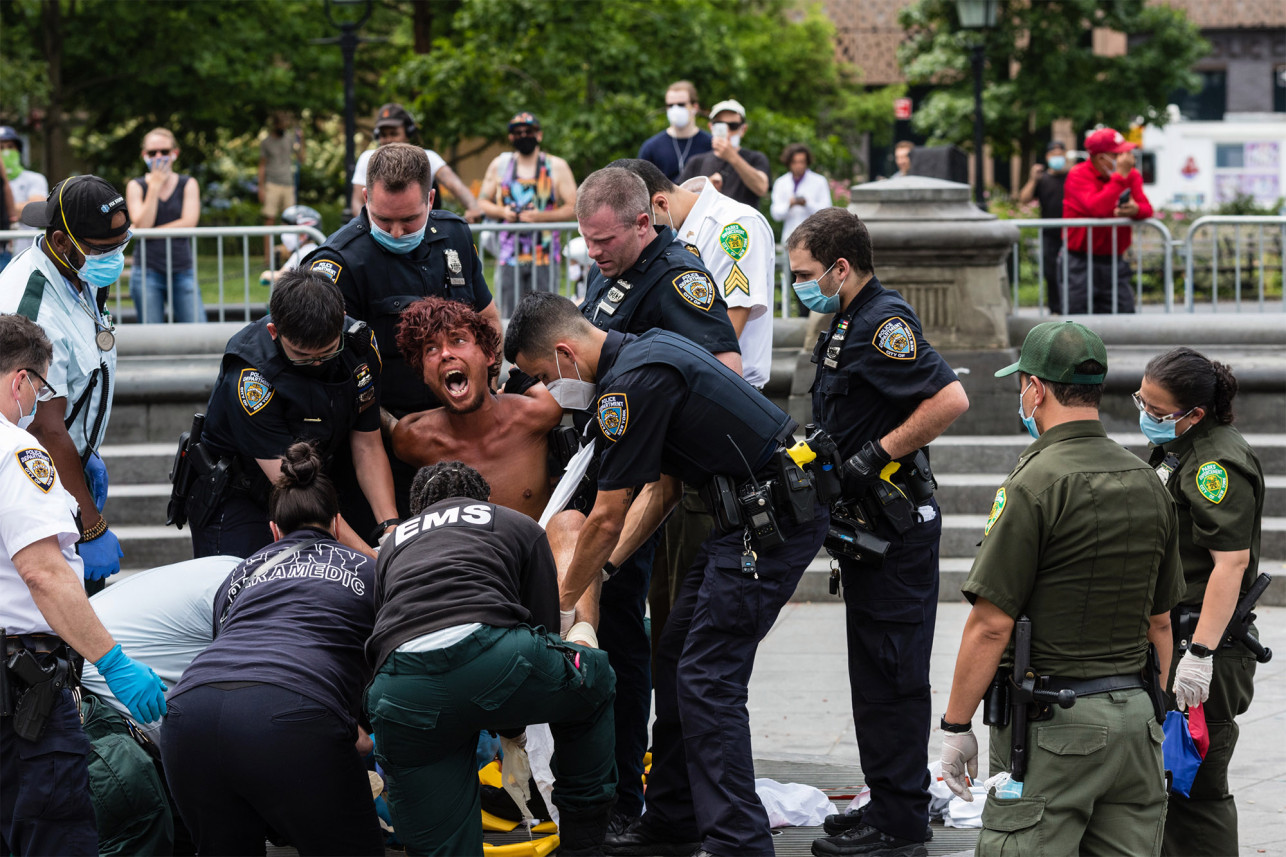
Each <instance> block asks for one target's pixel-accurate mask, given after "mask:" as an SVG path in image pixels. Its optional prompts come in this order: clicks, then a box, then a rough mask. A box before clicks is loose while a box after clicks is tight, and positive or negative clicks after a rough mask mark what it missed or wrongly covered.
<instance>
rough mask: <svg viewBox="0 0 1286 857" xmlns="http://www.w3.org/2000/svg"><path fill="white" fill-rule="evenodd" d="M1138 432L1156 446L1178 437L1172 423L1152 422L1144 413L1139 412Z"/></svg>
mask: <svg viewBox="0 0 1286 857" xmlns="http://www.w3.org/2000/svg"><path fill="white" fill-rule="evenodd" d="M1139 431H1141V432H1143V436H1144V437H1146V438H1147V439H1148V440H1150V441H1152V442H1153V443H1155V444H1157V445H1158V446H1159V445H1161V444H1163V443H1166V442H1167V441H1171V440H1174V439H1175V438H1176V437H1178V435H1177V434H1175V431H1174V423H1172V422H1170V421H1168V420H1167V421H1166V422H1160V421H1158V420H1154V419H1153V418H1152V417H1151V416H1150V415H1149V414H1148V413H1147V412H1146V411H1139Z"/></svg>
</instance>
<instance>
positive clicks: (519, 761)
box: [500, 731, 532, 818]
mask: <svg viewBox="0 0 1286 857" xmlns="http://www.w3.org/2000/svg"><path fill="white" fill-rule="evenodd" d="M500 751H501V752H502V753H503V754H504V758H503V759H502V760H501V762H500V781H501V785H502V786H503V787H504V790H505V791H506V792H508V793H509V796H510V797H511V798H513V800H514V803H516V804H518V808H519V809H521V810H522V814H523V817H524V818H531V817H532V815H531V810H530V809H529V808H528V807H527V802H528V801H529V800H531V759H530V758H528V756H527V733H526V732H525V731H523V732H520V733H518V736H517V737H515V738H506V737H505V736H503V735H501V736H500Z"/></svg>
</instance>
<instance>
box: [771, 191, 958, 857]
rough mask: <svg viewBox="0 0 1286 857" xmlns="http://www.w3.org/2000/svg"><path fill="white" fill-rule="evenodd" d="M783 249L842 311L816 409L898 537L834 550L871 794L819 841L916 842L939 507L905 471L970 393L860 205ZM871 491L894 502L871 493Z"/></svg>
mask: <svg viewBox="0 0 1286 857" xmlns="http://www.w3.org/2000/svg"><path fill="white" fill-rule="evenodd" d="M787 250H788V252H789V254H790V268H791V272H792V273H793V274H794V277H795V293H796V294H797V295H798V296H799V299H800V300H801V301H803V302H804V304H805V305H806V306H807V307H808V308H809V309H811V310H813V311H815V312H821V313H835V317H834V319H833V320H832V322H831V326H830V330H829V331H828V332H827V333H825V334H824V335H823V336H822V337H820V338H819V341H818V344H817V347H816V349H815V350H814V352H813V362H815V363H816V364H817V376H816V378H815V379H814V381H813V387H812V396H813V419H814V420H815V421H816V422H817V424H818V426H820V427H821V428H822V429H824V430H826V431H827V432H829V433H830V434H831V436H832V437H833V438H834V440H835V442H836V443H837V445H838V447H839V452H840V454H841V455H842V456H843V457H844V458H845V459H846V463H845V465H844V468H843V470H844V482H845V486H844V487H845V496H846V498H851V499H852V500H854V501H857V502H862V503H865V504H867V508H872V507H874V508H876V509H877V510H879V511H883V512H888V513H890V514H884V515H881V516H880V517H879V518H878V519H875V516H874V515H871V516H870V517H872V518H873V519H874V520H872V521H871V522H870V523H871V524H872V526H874V528H875V532H876V534H877V535H879V536H880V537H882V538H884V539H887V540H888V541H889V543H890V545H889V549H888V552H887V554H886V555H885V557H884V560H883V562H882V564H881V563H875V562H860V561H858V560H856V559H852V558H850V557H847V556H842V557H840V558H839V564H840V571H841V575H842V580H843V584H844V605H845V614H846V616H847V629H848V671H849V684H850V685H851V691H852V697H853V719H854V722H855V729H856V732H857V744H858V750H859V752H860V754H861V757H862V768H863V771H864V773H865V775H866V781H867V783H869V784H870V786H871V802H870V803H869V804H868V805H866V806H865V807H863V808H862V809H861V810H858V811H856V812H853V813H845V814H843V815H835V816H831V817H830V818H828V819H827V824H826V832H827V833H828V834H830V838H828V839H822V840H818V841H817V842H815V843H814V845H813V853H814V854H864V853H873V852H878V853H885V852H886V851H887V852H888V853H895V852H894V851H892V850H890V849H898V848H910V849H911V850H912V851H915V850H916V849H918V848H922V847H923V846H921V845H920V843H922V842H923V841H924V840H925V838H926V834H925V825H926V824H927V823H928V808H929V793H928V787H929V775H928V772H927V770H926V769H925V767H924V759H923V758H922V757H920V758H918V757H917V756H916V754H914V753H907V752H906V749H907V748H908V747H922V746H924V745H925V744H926V743H927V742H928V739H929V720H930V716H931V700H930V695H929V652H930V649H931V648H932V646H933V626H934V617H935V616H936V612H937V611H936V607H937V601H938V540H939V538H940V536H941V534H942V520H941V517H940V516H939V512H938V506H937V503H936V502H935V501H934V500H933V499H932V497H931V496H928V497H927V498H926V497H925V495H926V494H928V493H929V492H931V488H930V489H928V491H926V490H925V484H926V481H925V480H920V481H919V484H917V485H912V484H910V483H909V482H902V481H901V476H900V474H903V473H909V472H911V471H912V470H913V469H914V470H919V471H923V470H925V469H927V453H922V454H920V458H919V461H920V462H921V464H922V466H919V467H917V466H916V465H915V460H916V456H917V453H919V452H920V450H922V449H923V448H924V447H925V446H927V445H928V443H929V442H930V441H932V440H933V439H935V438H936V437H938V435H940V434H941V433H942V432H943V431H944V430H946V428H947V427H948V426H949V425H951V423H952V422H953V421H954V420H955V419H956V418H957V417H959V416H960V415H961V414H963V413H964V412H965V410H966V409H968V407H969V400H968V398H967V397H966V396H965V392H964V388H963V387H962V386H961V384H960V382H959V381H958V380H957V379H956V376H955V373H954V372H952V371H951V369H950V367H948V366H947V364H946V363H945V362H944V361H943V359H942V358H941V357H940V356H939V355H938V354H937V353H936V352H935V351H934V350H933V348H932V347H931V346H930V345H929V343H928V342H926V341H925V339H924V335H923V334H922V332H921V329H920V320H919V319H918V318H917V317H916V315H915V311H914V310H912V309H911V306H910V305H909V304H908V303H907V302H906V301H905V300H903V299H902V297H901V296H900V295H899V294H898V293H897V292H895V291H891V290H889V289H886V288H885V287H884V286H883V285H882V284H881V283H880V281H879V279H878V278H877V277H876V276H875V273H874V271H875V266H874V263H873V259H872V253H871V237H870V234H869V233H868V232H867V230H866V226H865V225H864V224H863V223H862V222H861V220H859V219H858V218H857V216H856V215H854V214H852V213H850V212H848V211H846V210H845V209H842V208H828V209H824V210H822V211H819V212H818V213H817V214H814V215H813V216H812V217H810V218H808V219H807V220H805V221H804V222H803V223H801V224H800V225H799V227H798V228H796V230H795V231H794V232H792V233H791V236H790V242H789V244H788V247H787ZM892 462H898V464H899V467H898V469H897V472H896V473H895V474H894V476H893V480H894V481H893V483H891V485H890V483H887V482H882V480H881V474H882V473H883V472H884V471H885V470H886V469H887V467H888V465H889V464H890V463H892ZM899 483H900V484H899ZM885 486H890V487H887V488H886V487H885ZM876 494H880V495H882V496H883V497H884V498H885V499H890V500H892V501H893V502H891V503H889V504H887V505H886V504H885V503H883V502H880V503H878V504H871V503H869V501H870V499H871V498H872V497H873V496H875V495H876ZM904 495H905V496H904ZM906 497H918V498H919V505H918V506H916V505H915V504H913V503H912V502H910V501H908V500H907V499H906ZM894 512H896V514H892V513H894ZM890 653H894V654H892V655H891V654H890ZM908 853H910V852H908Z"/></svg>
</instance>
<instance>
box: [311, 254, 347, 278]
mask: <svg viewBox="0 0 1286 857" xmlns="http://www.w3.org/2000/svg"><path fill="white" fill-rule="evenodd" d="M308 270H310V271H316V272H317V273H318V274H321V275H322V276H323V277H325V278H326V279H328V280H330V281H331V282H332V283H338V282H339V272H340V271H342V270H344V266H343V265H338V264H336V263H335V262H333V261H331V260H330V259H318V260H317V261H316V262H313V264H312V265H311V266H310V267H309V269H308Z"/></svg>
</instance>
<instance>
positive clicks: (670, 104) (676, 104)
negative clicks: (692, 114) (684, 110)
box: [665, 101, 691, 108]
mask: <svg viewBox="0 0 1286 857" xmlns="http://www.w3.org/2000/svg"><path fill="white" fill-rule="evenodd" d="M665 106H666V107H667V108H670V107H690V106H691V103H690V102H687V101H673V102H671V101H667V102H666V103H665Z"/></svg>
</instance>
